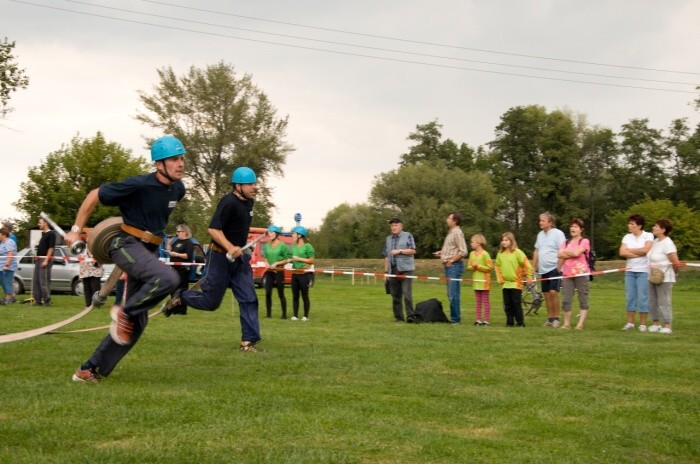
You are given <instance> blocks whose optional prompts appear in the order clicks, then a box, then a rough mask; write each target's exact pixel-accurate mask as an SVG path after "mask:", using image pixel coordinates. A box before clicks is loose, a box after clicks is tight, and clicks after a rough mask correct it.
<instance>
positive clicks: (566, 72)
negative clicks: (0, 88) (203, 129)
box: [64, 0, 697, 86]
mask: <svg viewBox="0 0 700 464" xmlns="http://www.w3.org/2000/svg"><path fill="white" fill-rule="evenodd" d="M64 1H66V2H70V3H77V4H80V5H86V6H92V7H97V8H103V9H106V10H113V11H120V12H124V13H133V14H139V15H143V16H150V17H154V18H160V19H168V20H174V21H181V22H185V23H193V24H198V25H202V26H213V27H221V28H226V29H233V30H238V31H244V32H253V33H256V34H263V35H271V36H275V37H284V38H287V39H298V40H305V41H310V42H320V43H325V44H330V45H341V46H346V47H353V48H362V49H367V50H374V51H382V52H390V53H398V54H403V55H414V56H420V57H425V58H437V59H443V60H450V61H462V62H467V63H478V64H486V65H492V66H503V67H509V68H519V69H529V70H533V71H545V72H556V73H562V74H573V75H579V76H589V77H604V78H609V79H622V80H631V81H642V82H655V83H658V84H678V85H691V86H696V85H697V83H694V82H678V81H666V80H659V79H646V78H640V77H628V76H612V75H609V74H597V73H587V72H578V71H566V70H561V69H549V68H538V67H533V66H524V65H514V64H507V63H496V62H492V61H481V60H471V59H466V58H456V57H450V56H440V55H433V54H429V53H418V52H408V51H404V50H396V49H388V48H381V47H370V46H366V45H357V44H350V43H345V42H337V41H331V40H323V39H311V38H308V37H300V36H295V35H289V34H279V33H275V32H265V31H259V30H255V29H247V28H242V27H235V26H229V25H226V24H216V23H209V22H204V21H196V20H193V19H182V18H176V17H173V16H165V15H159V14H154V13H145V12H142V11H135V10H129V9H125V8H117V7H111V6H104V5H96V4H94V3H88V2H83V1H79V0H64Z"/></svg>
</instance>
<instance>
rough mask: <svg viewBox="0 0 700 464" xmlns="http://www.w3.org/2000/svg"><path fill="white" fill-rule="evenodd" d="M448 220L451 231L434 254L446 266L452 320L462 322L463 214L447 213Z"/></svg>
mask: <svg viewBox="0 0 700 464" xmlns="http://www.w3.org/2000/svg"><path fill="white" fill-rule="evenodd" d="M446 222H447V227H448V229H449V231H448V232H447V236H446V237H445V241H444V242H443V245H442V250H440V251H436V252H435V253H433V254H434V255H435V256H437V257H439V258H440V259H441V260H442V264H443V265H444V266H445V277H446V278H447V298H448V299H449V300H450V322H452V324H460V323H461V322H462V314H461V309H460V306H461V302H460V293H461V291H462V274H463V273H464V261H463V259H464V258H466V257H467V242H466V241H465V240H464V233H462V229H460V227H459V226H460V225H461V224H462V216H461V215H460V214H459V213H450V214H449V215H447V219H446Z"/></svg>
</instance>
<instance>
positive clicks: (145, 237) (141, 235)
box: [121, 224, 163, 245]
mask: <svg viewBox="0 0 700 464" xmlns="http://www.w3.org/2000/svg"><path fill="white" fill-rule="evenodd" d="M121 229H122V230H123V231H124V232H126V233H127V234H129V235H131V236H132V237H136V238H137V239H139V240H141V241H142V242H144V243H150V244H151V245H160V244H161V243H163V238H162V237H158V236H157V235H153V234H152V233H150V232H149V231H147V230H141V229H137V228H136V227H132V226H130V225H127V224H122V225H121Z"/></svg>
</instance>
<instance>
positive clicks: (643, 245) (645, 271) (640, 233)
mask: <svg viewBox="0 0 700 464" xmlns="http://www.w3.org/2000/svg"><path fill="white" fill-rule="evenodd" d="M644 222H645V220H644V216H642V215H641V214H633V215H631V216H630V217H629V218H628V219H627V231H628V232H629V233H628V234H627V235H625V236H624V237H622V244H621V245H620V252H619V253H620V256H622V257H623V258H627V263H626V264H625V268H626V269H627V270H626V271H625V303H626V306H627V323H626V324H625V325H624V326H623V327H622V330H634V316H635V314H636V313H637V312H639V331H640V332H646V331H647V316H648V315H649V261H648V258H647V253H649V250H651V245H652V243H653V241H654V236H653V235H652V234H651V233H650V232H644Z"/></svg>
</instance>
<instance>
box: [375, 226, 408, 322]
mask: <svg viewBox="0 0 700 464" xmlns="http://www.w3.org/2000/svg"><path fill="white" fill-rule="evenodd" d="M389 228H390V229H391V235H389V236H388V237H387V238H386V241H385V243H384V249H383V250H382V255H384V258H385V261H384V268H385V269H386V272H387V274H392V275H394V276H396V277H388V279H389V292H390V293H391V304H392V308H393V310H394V319H395V320H396V322H403V321H404V317H403V307H402V305H401V298H402V296H403V304H404V305H405V306H406V319H405V320H406V321H407V322H415V317H416V314H415V312H414V310H413V288H412V285H413V279H411V278H407V277H402V276H411V275H413V271H414V269H415V264H414V262H415V260H414V258H413V255H415V254H416V242H415V240H414V239H413V235H411V233H410V232H404V230H403V223H402V222H401V219H399V218H397V217H395V218H391V219H390V220H389Z"/></svg>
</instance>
